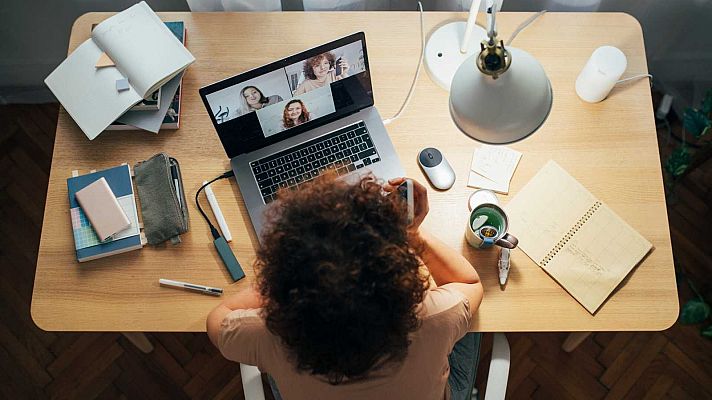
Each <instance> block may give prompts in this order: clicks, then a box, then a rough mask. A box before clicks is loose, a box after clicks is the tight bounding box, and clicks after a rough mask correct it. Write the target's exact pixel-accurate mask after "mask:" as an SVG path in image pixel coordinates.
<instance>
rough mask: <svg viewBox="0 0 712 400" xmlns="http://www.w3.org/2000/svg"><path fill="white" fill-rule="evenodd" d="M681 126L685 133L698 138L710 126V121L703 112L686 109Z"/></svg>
mask: <svg viewBox="0 0 712 400" xmlns="http://www.w3.org/2000/svg"><path fill="white" fill-rule="evenodd" d="M682 124H683V125H684V126H685V130H686V131H687V132H689V133H690V134H691V135H692V136H694V137H696V138H698V137H700V135H702V132H703V131H704V130H705V128H707V126H708V125H710V124H712V121H710V120H709V118H707V115H705V113H704V112H702V111H700V110H696V109H692V108H688V109H687V110H685V114H684V115H683V116H682Z"/></svg>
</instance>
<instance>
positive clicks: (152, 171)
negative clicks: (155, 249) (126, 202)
mask: <svg viewBox="0 0 712 400" xmlns="http://www.w3.org/2000/svg"><path fill="white" fill-rule="evenodd" d="M134 175H135V182H136V188H137V190H138V198H139V202H140V203H141V215H142V217H143V227H144V232H145V234H146V240H147V241H148V244H159V243H162V242H165V241H166V240H170V241H171V242H172V243H173V244H178V243H180V235H181V234H183V233H186V232H187V231H188V207H187V202H186V200H185V192H184V191H183V179H182V176H181V173H180V165H179V164H178V160H176V159H175V158H173V157H169V156H168V155H167V154H165V153H158V154H156V155H154V156H153V157H151V158H149V159H148V160H145V161H141V162H139V163H137V164H136V165H135V166H134ZM176 180H177V182H178V185H177V187H176V184H175V181H176Z"/></svg>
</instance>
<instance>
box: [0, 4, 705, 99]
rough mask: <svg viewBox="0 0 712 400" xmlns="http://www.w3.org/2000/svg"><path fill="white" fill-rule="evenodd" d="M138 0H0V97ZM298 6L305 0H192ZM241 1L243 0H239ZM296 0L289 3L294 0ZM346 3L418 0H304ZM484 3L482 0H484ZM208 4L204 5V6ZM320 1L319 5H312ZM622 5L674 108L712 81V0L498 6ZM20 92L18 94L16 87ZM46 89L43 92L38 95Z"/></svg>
mask: <svg viewBox="0 0 712 400" xmlns="http://www.w3.org/2000/svg"><path fill="white" fill-rule="evenodd" d="M136 1H137V0H0V103H3V102H8V101H10V102H11V101H17V100H26V101H28V100H29V101H34V102H38V101H42V100H49V99H51V97H50V96H49V92H48V91H47V90H46V89H45V88H44V87H43V86H44V85H43V83H42V81H43V80H44V78H45V77H46V76H47V75H48V74H49V73H50V72H51V71H52V69H53V68H54V67H55V66H56V65H58V64H59V62H60V61H61V60H62V59H64V57H65V56H66V51H67V43H68V41H69V32H70V30H71V27H72V23H73V22H74V20H75V19H76V18H77V17H78V16H80V15H81V14H83V13H85V12H88V11H119V10H122V9H125V8H127V7H129V6H130V5H132V4H134V3H135V2H136ZM186 1H187V0H148V1H147V2H148V4H149V5H150V6H151V7H152V8H153V9H154V10H156V11H184V10H185V11H187V10H188V5H187V3H186ZM278 1H281V3H282V4H287V5H288V6H289V8H290V9H291V8H298V5H296V3H299V2H300V1H303V0H276V1H272V0H270V1H267V3H265V0H190V2H191V3H196V4H203V3H204V5H206V6H209V5H210V4H212V3H215V4H218V3H220V7H222V5H223V4H227V5H235V6H236V7H237V8H240V7H241V6H244V4H248V5H249V4H253V5H256V6H259V5H261V4H267V5H271V6H276V2H278ZM243 3H244V4H243ZM292 3H294V4H292ZM320 3H324V4H326V3H330V4H339V3H343V5H346V6H347V7H346V8H349V7H348V5H349V4H351V3H354V4H351V8H353V7H355V8H357V9H366V10H370V9H381V10H382V9H391V10H414V9H415V7H416V4H417V2H416V1H415V0H338V1H336V0H307V1H306V2H304V3H303V4H305V6H308V5H312V6H314V5H317V6H318V5H319V4H320ZM469 3H470V1H468V0H424V1H423V6H424V7H425V9H426V10H436V9H437V10H446V9H452V10H467V9H468V8H469ZM483 3H484V1H483ZM208 8H209V7H208ZM316 8H318V7H316ZM541 9H548V10H551V11H577V10H578V11H622V12H627V13H629V14H631V15H633V16H635V17H636V18H637V19H638V21H640V23H641V25H642V27H643V32H644V35H645V46H646V52H647V56H648V68H649V70H650V72H651V73H652V74H653V75H655V84H656V85H658V87H659V88H660V89H662V90H664V91H667V92H671V93H672V94H673V95H675V97H676V99H677V100H676V103H675V105H676V108H678V110H679V109H680V107H682V106H686V105H689V104H690V103H692V102H693V101H694V102H697V101H698V100H699V98H701V96H702V95H703V93H704V91H705V90H706V89H708V88H710V87H712V0H675V1H663V0H504V6H503V11H538V10H541ZM18 93H19V95H18ZM43 96H44V97H43Z"/></svg>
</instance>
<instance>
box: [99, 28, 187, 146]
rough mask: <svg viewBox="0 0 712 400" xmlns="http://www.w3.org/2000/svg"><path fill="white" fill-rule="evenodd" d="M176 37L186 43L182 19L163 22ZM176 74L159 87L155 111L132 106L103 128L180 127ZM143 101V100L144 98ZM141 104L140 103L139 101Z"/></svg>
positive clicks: (181, 75) (178, 84) (146, 128)
mask: <svg viewBox="0 0 712 400" xmlns="http://www.w3.org/2000/svg"><path fill="white" fill-rule="evenodd" d="M164 24H165V25H166V27H167V28H168V29H170V31H171V32H172V33H173V35H174V36H175V37H176V39H178V40H180V42H181V43H183V46H185V45H186V38H187V35H186V29H185V23H184V22H183V21H171V22H164ZM182 77H183V74H182V73H181V74H178V75H176V76H175V77H173V79H171V80H170V81H168V82H167V83H166V84H165V85H163V87H162V88H161V89H160V97H161V100H160V108H158V109H157V110H155V111H137V110H136V107H137V106H134V107H133V108H131V109H130V110H129V111H126V113H124V115H122V116H120V117H119V118H117V119H116V121H114V122H113V123H112V124H111V125H109V126H108V127H107V128H106V129H105V130H107V131H122V130H134V129H143V130H147V131H149V132H153V133H158V131H159V130H160V129H178V128H179V127H180V99H181V90H180V87H181V80H182ZM144 101H145V100H144ZM139 104H141V103H139Z"/></svg>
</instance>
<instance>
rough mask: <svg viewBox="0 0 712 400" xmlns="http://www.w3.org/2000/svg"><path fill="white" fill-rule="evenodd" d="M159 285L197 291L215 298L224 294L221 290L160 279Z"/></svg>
mask: <svg viewBox="0 0 712 400" xmlns="http://www.w3.org/2000/svg"><path fill="white" fill-rule="evenodd" d="M158 283H160V284H161V285H165V286H173V287H177V288H182V289H190V290H195V291H198V292H200V293H203V294H209V295H213V296H220V295H222V292H223V290H222V289H220V288H214V287H210V286H203V285H196V284H194V283H187V282H180V281H172V280H170V279H159V280H158Z"/></svg>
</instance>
